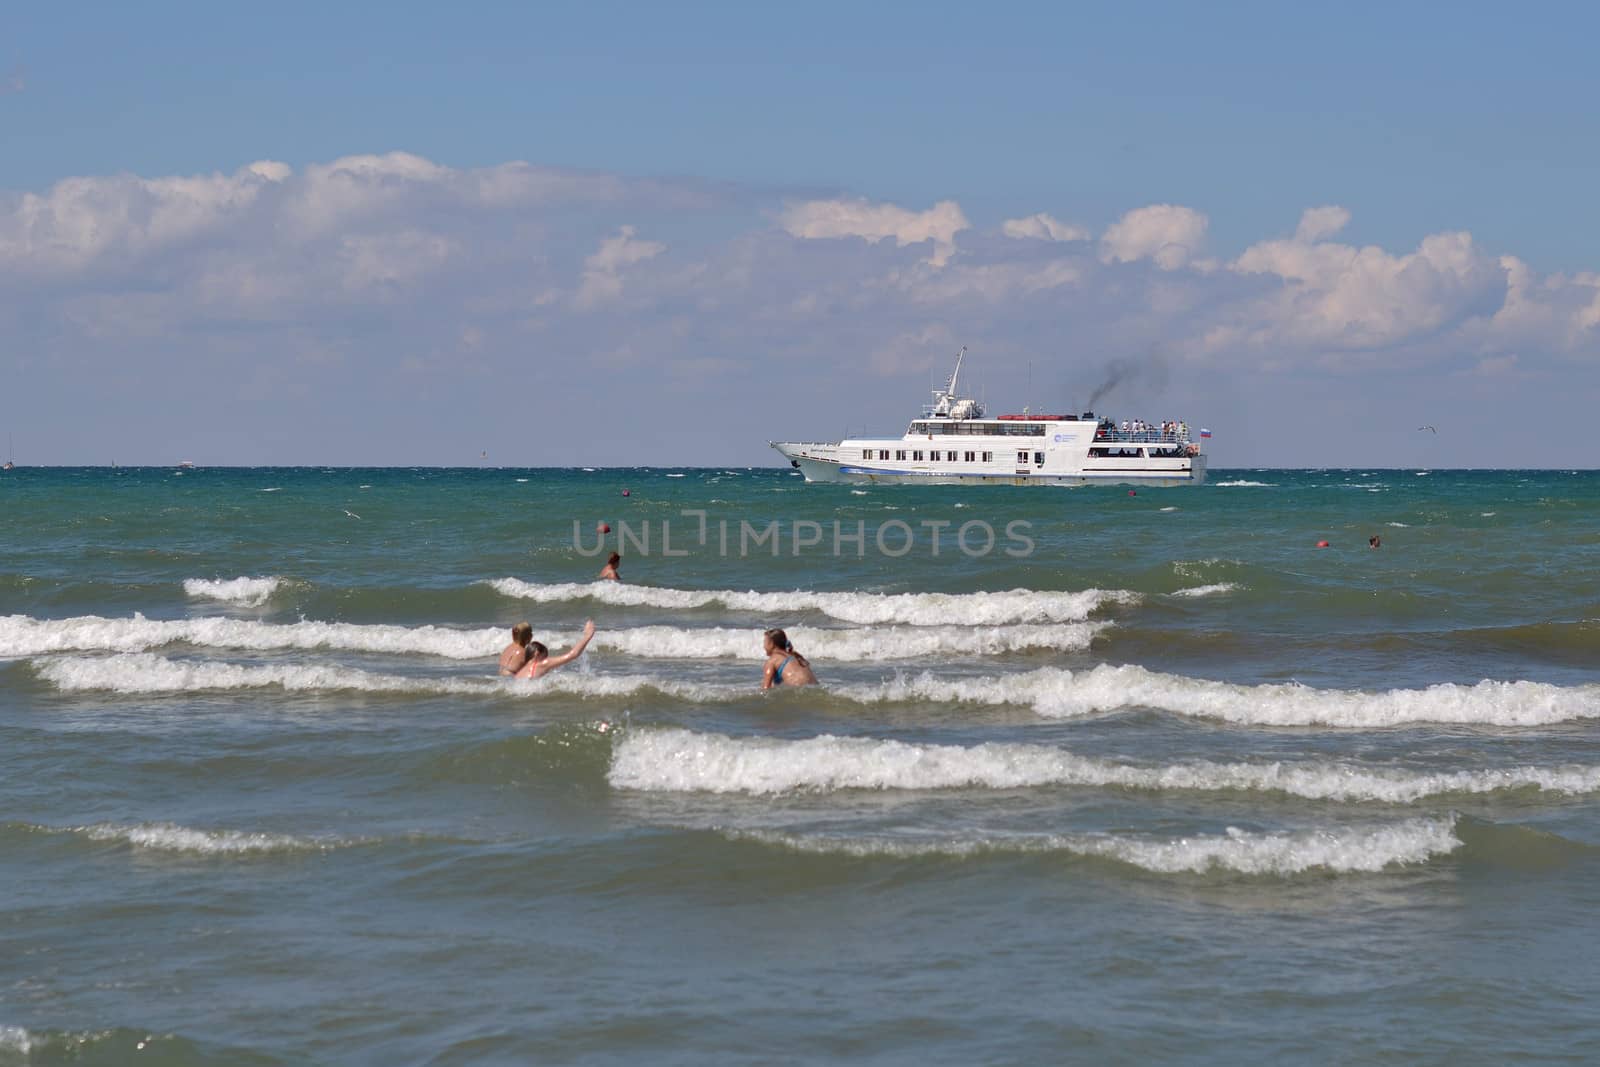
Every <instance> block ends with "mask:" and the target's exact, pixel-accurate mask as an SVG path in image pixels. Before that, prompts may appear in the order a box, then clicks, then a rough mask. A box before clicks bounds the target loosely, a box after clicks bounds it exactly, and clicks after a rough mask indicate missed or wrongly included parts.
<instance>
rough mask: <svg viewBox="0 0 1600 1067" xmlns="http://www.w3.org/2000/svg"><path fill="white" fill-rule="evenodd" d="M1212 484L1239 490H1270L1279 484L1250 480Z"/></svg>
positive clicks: (1238, 479)
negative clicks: (1246, 488)
mask: <svg viewBox="0 0 1600 1067" xmlns="http://www.w3.org/2000/svg"><path fill="white" fill-rule="evenodd" d="M1211 484H1212V485H1225V486H1229V487H1232V488H1239V487H1245V486H1249V487H1253V488H1256V489H1270V488H1272V487H1273V486H1276V485H1277V484H1278V483H1277V482H1252V481H1251V480H1250V479H1248V478H1235V479H1234V480H1233V481H1231V482H1212V483H1211Z"/></svg>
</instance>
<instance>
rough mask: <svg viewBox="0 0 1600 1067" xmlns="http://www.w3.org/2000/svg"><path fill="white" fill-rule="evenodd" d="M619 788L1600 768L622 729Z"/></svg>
mask: <svg viewBox="0 0 1600 1067" xmlns="http://www.w3.org/2000/svg"><path fill="white" fill-rule="evenodd" d="M607 778H608V780H609V781H610V783H611V785H612V786H614V787H616V788H618V789H633V790H639V791H645V792H709V793H748V794H756V795H765V794H774V793H788V792H799V791H816V792H823V791H832V790H839V789H878V790H924V789H964V788H965V789H972V788H980V789H1022V788H1030V787H1037V786H1049V785H1062V786H1090V787H1108V786H1109V787H1119V788H1124V789H1139V790H1153V791H1166V790H1182V791H1209V792H1220V791H1248V792H1277V793H1286V794H1289V795H1291V796H1297V797H1304V798H1307V799H1311V800H1331V801H1380V802H1387V803H1396V804H1403V803H1411V802H1414V801H1417V800H1421V799H1425V798H1428V797H1436V796H1447V795H1458V794H1481V793H1492V792H1501V791H1510V790H1517V789H1538V790H1542V791H1545V792H1550V793H1561V794H1583V793H1594V792H1600V767H1579V766H1567V767H1510V768H1505V769H1501V770H1472V771H1453V772H1435V773H1422V772H1414V771H1405V770H1400V769H1389V768H1378V767H1363V766H1359V765H1354V764H1349V763H1324V762H1314V763H1213V762H1209V761H1197V762H1193V763H1180V764H1172V765H1167V766H1156V767H1141V766H1135V765H1130V764H1125V763H1117V762H1113V761H1110V760H1104V759H1090V758H1086V757H1083V756H1077V755H1074V754H1072V753H1071V752H1067V751H1064V750H1062V749H1058V748H1051V747H1047V746H1043V745H1026V744H999V743H989V744H982V745H976V746H973V747H971V748H967V747H962V746H958V745H926V744H911V743H907V742H902V741H886V740H879V739H875V738H856V737H834V736H831V735H823V736H821V737H813V738H809V739H806V740H802V741H791V740H779V739H775V738H738V739H735V738H731V737H726V736H723V735H720V734H702V733H695V732H692V731H689V730H681V729H670V730H633V731H629V732H626V733H624V734H622V735H621V736H620V737H619V738H618V740H617V743H616V748H615V751H614V753H613V755H612V761H611V769H610V771H609V773H608V775H607Z"/></svg>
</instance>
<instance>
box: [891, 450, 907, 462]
mask: <svg viewBox="0 0 1600 1067" xmlns="http://www.w3.org/2000/svg"><path fill="white" fill-rule="evenodd" d="M894 458H895V459H902V460H903V459H905V458H906V450H905V449H903V448H897V449H895V452H894Z"/></svg>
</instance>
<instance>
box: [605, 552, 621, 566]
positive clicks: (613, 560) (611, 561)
mask: <svg viewBox="0 0 1600 1067" xmlns="http://www.w3.org/2000/svg"><path fill="white" fill-rule="evenodd" d="M621 562H622V555H621V553H618V552H613V553H611V555H610V557H609V558H608V559H607V560H606V566H607V567H615V566H616V565H617V564H619V563H621Z"/></svg>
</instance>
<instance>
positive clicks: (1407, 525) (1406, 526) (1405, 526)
mask: <svg viewBox="0 0 1600 1067" xmlns="http://www.w3.org/2000/svg"><path fill="white" fill-rule="evenodd" d="M1384 525H1385V526H1398V527H1399V528H1400V529H1402V530H1409V529H1410V528H1411V524H1410V523H1409V522H1386V523H1384Z"/></svg>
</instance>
